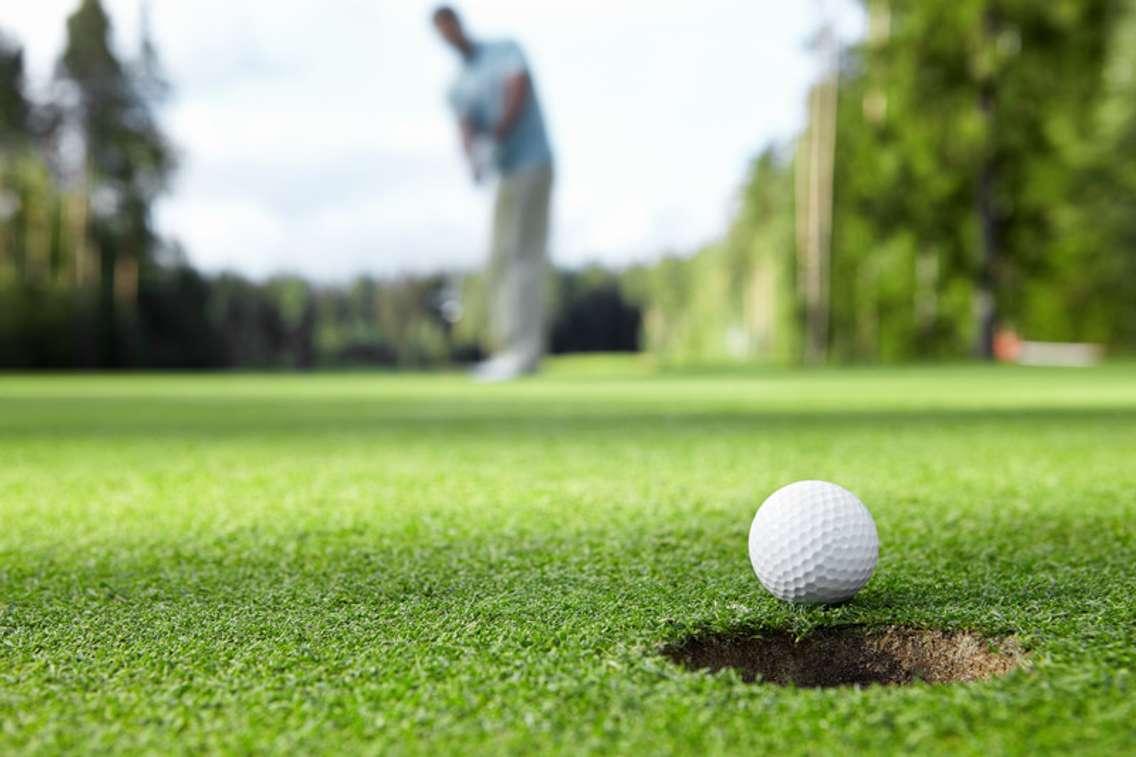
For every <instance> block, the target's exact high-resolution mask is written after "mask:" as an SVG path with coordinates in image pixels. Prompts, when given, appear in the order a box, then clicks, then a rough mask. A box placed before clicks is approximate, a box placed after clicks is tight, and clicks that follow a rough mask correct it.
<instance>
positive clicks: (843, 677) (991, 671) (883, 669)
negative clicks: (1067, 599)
mask: <svg viewBox="0 0 1136 757" xmlns="http://www.w3.org/2000/svg"><path fill="white" fill-rule="evenodd" d="M662 652H663V654H664V655H665V656H666V657H668V658H670V659H671V660H672V661H674V662H676V663H678V664H679V665H682V666H683V667H686V668H690V669H692V670H709V671H718V670H724V669H727V668H732V669H734V670H736V671H738V672H739V673H740V674H741V676H742V679H743V680H745V681H747V682H763V683H772V684H777V685H781V686H798V687H802V688H822V687H830V686H870V685H872V684H879V685H883V686H901V685H904V684H911V683H917V682H926V683H936V684H940V683H955V682H966V681H982V680H986V679H989V678H995V677H997V676H1002V675H1005V674H1006V673H1009V672H1010V671H1011V670H1013V669H1014V668H1016V667H1018V666H1019V665H1020V664H1021V662H1022V658H1023V655H1022V651H1021V648H1020V647H1019V646H1018V644H1017V642H1016V641H1015V640H1014V639H1013V638H1012V637H1010V638H1002V639H988V638H986V637H984V636H980V635H979V634H976V633H972V632H970V631H934V630H926V629H918V628H903V627H899V626H892V627H888V628H880V629H871V630H868V629H863V628H841V629H824V630H819V631H816V632H814V633H812V634H810V635H809V636H806V637H804V638H802V639H796V638H795V637H793V636H792V635H791V634H788V633H784V632H777V633H767V634H764V635H749V634H742V633H734V634H729V633H727V634H707V635H700V636H692V637H690V638H687V639H685V640H683V641H680V642H677V643H675V644H671V645H668V646H667V647H665V648H664V649H663V650H662Z"/></svg>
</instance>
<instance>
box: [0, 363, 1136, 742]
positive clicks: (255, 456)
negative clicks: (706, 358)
mask: <svg viewBox="0 0 1136 757" xmlns="http://www.w3.org/2000/svg"><path fill="white" fill-rule="evenodd" d="M0 461H2V463H3V464H2V465H0V753H5V754H11V753H13V752H20V751H25V750H26V751H31V752H59V751H64V750H80V751H84V752H90V751H97V750H108V751H111V750H113V751H115V752H131V753H134V752H154V751H160V752H201V751H231V752H250V751H256V752H260V751H268V752H278V753H297V752H304V751H319V752H337V753H378V752H390V751H394V752H408V753H439V752H442V753H465V754H470V753H500V752H503V751H505V752H520V751H532V750H547V751H554V752H567V753H577V752H596V753H610V752H612V751H616V750H621V751H625V752H629V753H648V752H649V753H673V752H682V753H690V752H693V753H709V754H716V753H727V752H736V751H751V752H754V753H757V752H762V751H768V752H773V751H776V752H782V753H804V752H808V753H814V754H816V753H839V752H842V751H846V750H850V749H858V750H865V751H895V750H900V749H907V750H916V751H922V752H927V751H931V752H964V753H984V754H1001V753H1023V752H1038V751H1052V752H1058V751H1063V750H1068V749H1076V750H1080V751H1087V752H1095V753H1100V754H1116V753H1120V752H1132V751H1133V750H1136V734H1134V730H1133V729H1134V725H1133V723H1134V722H1136V678H1134V675H1133V670H1134V666H1136V621H1134V618H1136V571H1134V568H1133V564H1134V562H1136V528H1134V518H1136V366H1133V365H1130V364H1129V365H1114V366H1106V367H1103V368H1098V369H1091V370H1084V371H1061V370H1046V369H1024V368H1002V367H985V366H957V367H955V366H952V367H939V368H934V367H921V368H892V369H888V368H851V369H827V370H817V371H788V370H775V369H752V370H723V371H719V372H713V371H705V372H694V371H689V372H677V371H671V372H663V373H654V372H652V371H651V370H650V369H649V368H648V367H647V365H646V364H645V363H642V362H637V361H632V360H630V359H628V360H627V361H623V360H618V359H611V358H603V359H599V360H574V361H568V362H559V363H557V362H554V363H553V364H552V367H551V370H550V371H549V372H548V373H547V374H546V375H543V376H541V377H538V378H534V379H531V380H525V381H521V382H518V383H515V384H510V385H498V386H482V385H475V384H472V383H470V382H469V381H468V380H467V379H466V378H465V377H463V376H459V375H398V374H389V375H388V374H380V375H371V374H335V375H321V374H315V375H311V376H295V375H290V376H260V375H205V376H168V377H153V376H122V377H112V376H87V377H83V376H75V377H62V376H58V377H57V376H53V377H34V376H27V377H16V376H8V377H0ZM814 478H817V479H826V480H831V481H835V482H838V483H840V484H842V485H843V486H845V487H847V488H849V489H850V490H851V491H853V492H855V493H856V494H857V495H858V496H859V497H860V498H861V499H862V500H863V501H864V502H865V503H866V504H867V506H868V507H869V508H870V509H871V511H872V513H873V515H874V517H875V520H876V524H877V527H878V530H879V536H880V543H881V549H880V560H879V565H878V568H877V571H876V574H875V576H874V577H873V578H872V580H871V581H870V583H869V584H868V585H867V586H866V587H865V589H864V590H863V591H862V592H861V593H860V594H859V595H857V596H856V598H855V599H854V600H853V601H851V602H850V603H848V604H845V605H842V606H840V607H835V608H813V609H806V608H794V607H792V606H789V605H786V604H783V603H781V602H779V601H778V600H775V599H774V598H772V597H771V596H770V595H768V594H766V593H765V592H764V591H763V590H762V589H761V587H760V585H759V584H758V582H757V580H756V578H755V577H754V574H753V571H752V569H751V567H750V564H749V561H748V558H747V555H746V535H747V531H748V528H749V525H750V521H751V519H752V518H753V514H754V511H755V509H756V508H757V506H758V505H759V504H760V503H761V501H762V500H763V499H764V498H765V497H766V496H767V495H768V494H769V493H770V492H772V491H773V490H774V489H776V488H778V487H779V486H781V485H783V484H786V483H788V482H791V481H794V480H798V479H814ZM896 624H902V625H908V626H915V627H921V628H930V629H940V630H944V631H953V630H970V631H977V632H980V633H983V634H988V635H991V636H1007V635H1012V636H1014V637H1016V639H1017V643H1019V644H1020V645H1021V647H1022V648H1023V649H1024V650H1025V651H1026V653H1027V663H1026V666H1025V667H1024V668H1023V669H1019V670H1016V671H1013V672H1011V673H1010V674H1009V675H1007V676H1006V677H1004V678H998V679H995V680H991V681H987V682H981V683H971V684H949V685H930V684H916V685H913V686H908V687H869V688H831V689H793V688H784V687H779V686H774V685H771V684H761V683H757V684H750V683H745V682H743V681H742V679H741V677H740V676H739V675H737V674H736V673H733V672H723V673H716V674H708V673H705V672H698V671H690V670H686V669H684V668H681V667H679V666H677V665H675V664H674V663H672V662H671V661H669V660H668V659H666V658H664V657H662V656H660V654H659V650H660V649H661V648H662V647H664V646H665V645H667V644H671V643H676V642H680V641H682V640H683V639H685V638H688V637H690V636H692V635H698V634H706V633H711V632H716V631H722V632H729V633H756V632H759V631H768V632H773V631H788V632H789V633H792V634H794V635H805V634H807V633H808V632H809V631H810V629H814V628H818V627H841V626H849V625H863V626H869V627H883V626H891V625H896Z"/></svg>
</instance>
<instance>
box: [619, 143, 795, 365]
mask: <svg viewBox="0 0 1136 757" xmlns="http://www.w3.org/2000/svg"><path fill="white" fill-rule="evenodd" d="M792 196H793V178H792V166H791V165H790V164H789V163H787V161H785V160H784V159H782V158H781V157H780V156H778V154H777V152H776V151H775V150H773V149H769V150H766V151H765V152H763V153H762V154H761V155H760V156H759V157H758V158H757V159H756V160H755V161H754V162H753V164H752V166H751V167H750V175H749V177H748V180H747V182H746V186H745V189H744V192H743V193H742V197H741V198H740V202H739V209H738V213H737V216H736V218H735V220H734V223H733V224H732V226H731V228H730V230H729V233H728V235H727V237H726V239H725V240H724V241H723V242H721V243H719V244H716V245H712V246H710V247H707V248H706V249H704V250H702V251H700V252H699V253H697V254H696V255H695V256H694V257H693V258H690V259H682V258H677V257H669V258H666V259H664V260H663V261H662V262H660V263H658V264H657V265H656V266H654V267H653V268H652V269H651V270H650V271H647V272H645V273H642V274H639V277H640V280H641V281H642V282H643V283H642V284H641V285H640V288H641V290H642V295H641V296H642V297H643V303H644V309H645V316H644V342H645V346H646V348H647V349H648V350H650V351H651V352H652V353H654V354H655V355H656V356H657V357H658V358H659V359H660V360H662V361H663V362H667V363H682V362H690V361H693V362H700V361H712V362H718V361H735V360H746V359H753V358H765V359H769V358H773V359H776V360H779V361H783V362H791V361H793V360H795V359H796V357H797V355H798V354H799V343H800V324H799V320H800V319H799V316H798V313H797V305H796V302H795V298H794V296H793V294H792V292H793V290H794V287H795V284H794V282H795V278H796V271H795V263H794V257H793V249H794V248H793V205H792Z"/></svg>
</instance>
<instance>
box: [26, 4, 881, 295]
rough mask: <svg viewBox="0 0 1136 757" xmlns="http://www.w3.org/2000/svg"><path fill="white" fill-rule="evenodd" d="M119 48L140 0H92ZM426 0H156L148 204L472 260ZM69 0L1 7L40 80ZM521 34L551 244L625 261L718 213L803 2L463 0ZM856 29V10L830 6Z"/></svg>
mask: <svg viewBox="0 0 1136 757" xmlns="http://www.w3.org/2000/svg"><path fill="white" fill-rule="evenodd" d="M104 2H106V4H107V6H108V7H109V8H110V9H111V11H112V14H113V16H114V18H115V21H116V25H117V28H118V35H117V39H118V42H119V44H120V46H121V47H123V48H129V47H131V46H132V45H133V42H134V41H135V40H136V38H137V26H138V24H137V20H138V12H137V11H138V0H104ZM433 4H434V3H433V2H432V1H431V0H322V1H321V0H193V2H185V1H184V0H154V2H153V3H152V5H153V11H154V15H153V18H154V24H155V30H156V34H157V37H158V41H159V45H160V48H161V50H162V53H163V55H164V57H165V60H166V63H167V67H168V68H169V70H170V73H171V75H172V78H173V80H174V83H175V85H176V86H177V89H178V98H177V100H176V101H175V103H174V104H173V105H172V107H171V108H170V109H169V112H168V114H167V116H168V117H167V123H168V125H169V128H170V131H171V133H172V134H173V136H174V137H175V139H176V141H177V142H178V143H179V144H180V145H181V147H182V150H183V153H184V158H185V167H184V170H183V172H182V175H181V176H180V178H179V181H178V183H177V189H176V193H175V195H174V196H173V197H172V198H170V199H169V200H168V201H167V202H166V203H165V204H164V206H163V208H162V212H161V214H160V221H161V223H162V225H163V227H164V228H165V229H166V230H168V231H169V232H170V233H172V234H175V235H176V236H178V237H180V238H181V239H183V241H185V242H186V244H187V247H188V248H189V252H190V256H191V258H192V259H193V260H194V261H195V262H196V263H197V264H199V265H201V266H203V267H205V268H209V269H216V268H220V267H230V268H237V269H240V270H243V271H245V272H248V273H250V274H255V275H263V274H266V273H269V272H272V271H276V270H293V271H299V272H302V273H305V274H308V275H312V276H314V277H317V278H323V279H328V278H342V277H346V276H349V275H352V274H354V273H357V272H363V271H371V272H393V271H401V270H412V269H429V268H438V267H444V266H468V265H473V264H475V263H476V262H477V261H478V260H479V259H480V256H481V255H482V252H483V249H484V240H485V237H486V234H487V229H486V226H487V220H488V219H487V214H488V207H489V202H490V199H491V198H490V197H488V196H487V194H486V193H485V192H479V191H476V190H474V189H472V188H471V187H469V186H468V185H467V184H466V183H465V174H464V170H463V168H462V166H461V164H460V163H459V161H458V159H457V150H456V145H455V137H454V135H453V129H452V126H451V125H450V124H449V122H448V117H447V114H446V112H445V110H444V107H443V99H442V93H443V91H444V87H445V83H446V81H447V80H448V77H449V76H450V75H451V72H452V71H453V68H454V66H455V62H454V61H453V59H452V56H451V55H450V54H449V53H448V52H447V51H446V50H444V49H442V48H441V46H440V45H439V44H438V43H437V41H436V40H435V39H434V37H433V34H432V31H431V29H430V28H429V25H428V23H427V18H428V12H429V9H430V8H431V7H432V5H433ZM74 5H75V0H37V2H35V3H26V4H23V7H21V9H20V10H18V11H16V12H15V14H10V15H13V17H11V18H9V19H6V21H5V23H7V24H8V25H9V26H10V27H14V29H15V31H16V32H17V34H19V36H20V37H21V38H23V39H24V40H25V42H26V43H27V44H28V45H29V47H30V52H31V53H32V62H33V64H34V68H35V70H36V72H37V73H38V75H39V76H40V77H41V78H42V77H43V76H45V75H46V73H47V72H49V71H50V66H51V61H52V58H53V56H54V55H55V54H56V53H57V51H58V48H59V45H60V44H61V41H62V34H61V32H62V28H63V19H64V18H65V16H66V14H67V12H68V11H69V10H70V9H71V8H72V7H73V6H74ZM461 6H462V7H463V9H464V11H465V15H466V17H467V19H468V20H469V22H470V24H471V26H472V27H473V28H474V30H475V31H484V32H485V33H486V34H487V35H488V36H497V35H498V34H500V33H505V34H509V35H514V36H516V37H517V38H518V39H520V41H521V42H522V44H524V46H525V47H526V49H527V50H528V52H529V55H530V57H531V59H532V62H533V64H534V68H535V71H536V75H537V81H538V85H539V87H540V91H541V93H542V96H543V99H544V105H545V108H546V110H547V111H548V114H549V121H550V124H551V127H552V132H553V137H554V140H555V144H556V148H557V152H558V187H557V194H556V224H555V229H556V232H555V237H554V245H553V246H554V253H555V255H556V257H557V258H558V259H559V260H560V261H562V262H566V263H573V262H582V261H585V260H591V259H603V260H606V261H608V262H616V263H618V262H625V261H628V260H633V259H642V258H644V257H648V256H651V255H654V254H657V253H659V252H661V251H663V250H668V249H689V248H691V247H692V246H695V245H697V244H700V243H702V242H704V241H706V240H709V239H711V238H713V237H715V236H717V235H718V234H720V233H721V232H722V230H723V229H724V227H725V223H726V220H727V218H728V211H729V209H730V206H731V203H732V199H733V197H734V195H735V191H736V188H737V185H738V183H739V182H740V180H741V178H742V175H743V172H744V170H745V167H746V164H747V162H748V160H749V158H750V157H752V155H753V154H754V153H755V152H756V151H757V150H758V149H759V148H760V147H761V146H763V145H764V144H765V143H767V142H768V141H769V140H770V139H774V138H784V137H786V136H787V135H789V134H791V133H792V132H793V131H794V130H795V129H796V128H797V126H798V124H799V123H800V119H801V117H802V109H803V106H802V103H803V97H804V91H805V88H806V86H807V83H808V80H809V75H810V70H811V68H810V59H809V56H808V54H807V52H806V51H805V50H804V49H803V44H804V42H805V40H806V39H807V37H808V35H809V33H810V32H811V30H812V28H813V27H814V26H815V18H814V17H813V16H812V15H811V13H812V11H811V9H812V7H813V6H812V5H810V4H798V3H775V2H773V0H764V1H762V2H756V1H754V0H689V1H684V2H673V3H658V2H654V1H653V0H650V1H649V0H634V1H624V2H618V3H612V2H610V1H609V0H602V1H601V0H558V1H557V2H551V1H550V2H541V3H533V2H531V0H467V2H464V3H461ZM844 16H845V25H846V26H847V27H848V29H849V32H848V33H851V34H855V33H858V30H859V25H860V21H859V14H858V11H851V10H845V11H844Z"/></svg>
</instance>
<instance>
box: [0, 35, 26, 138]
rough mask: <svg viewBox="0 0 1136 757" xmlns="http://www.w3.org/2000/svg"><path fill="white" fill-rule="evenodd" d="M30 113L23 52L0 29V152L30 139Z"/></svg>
mask: <svg viewBox="0 0 1136 757" xmlns="http://www.w3.org/2000/svg"><path fill="white" fill-rule="evenodd" d="M31 113H32V107H31V102H30V101H29V100H28V97H27V91H26V81H25V71H24V51H23V49H22V48H21V47H20V46H19V45H17V44H16V43H15V42H14V41H13V40H11V39H9V38H8V37H7V36H6V35H4V34H3V32H0V151H4V152H8V151H10V150H11V149H13V148H14V147H18V146H23V145H25V144H26V143H27V142H28V141H29V140H30V137H31Z"/></svg>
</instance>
